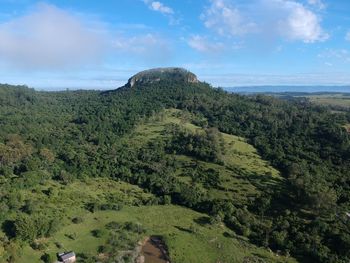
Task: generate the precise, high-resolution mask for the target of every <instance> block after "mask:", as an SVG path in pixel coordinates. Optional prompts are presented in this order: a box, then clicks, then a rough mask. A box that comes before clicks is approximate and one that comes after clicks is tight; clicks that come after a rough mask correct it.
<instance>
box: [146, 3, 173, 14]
mask: <svg viewBox="0 0 350 263" xmlns="http://www.w3.org/2000/svg"><path fill="white" fill-rule="evenodd" d="M149 7H150V9H151V10H153V11H158V12H161V13H162V14H174V10H173V9H171V8H170V7H168V6H165V5H164V4H163V3H161V2H158V1H154V2H151V3H150V6H149Z"/></svg>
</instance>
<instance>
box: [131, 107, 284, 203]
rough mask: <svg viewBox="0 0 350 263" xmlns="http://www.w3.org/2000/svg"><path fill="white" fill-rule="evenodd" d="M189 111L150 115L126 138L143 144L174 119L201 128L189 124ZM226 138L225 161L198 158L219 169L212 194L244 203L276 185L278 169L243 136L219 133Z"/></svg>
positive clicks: (161, 134) (161, 133)
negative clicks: (218, 181) (213, 161)
mask: <svg viewBox="0 0 350 263" xmlns="http://www.w3.org/2000/svg"><path fill="white" fill-rule="evenodd" d="M191 118H193V117H192V116H190V115H189V114H188V113H184V112H182V111H179V110H175V109H169V110H165V111H164V112H163V113H162V114H160V115H157V116H155V117H153V118H152V119H151V120H149V121H148V122H146V123H144V124H142V125H140V126H138V128H137V129H136V131H135V133H134V134H132V135H130V137H131V138H128V140H130V141H132V142H133V143H134V144H135V147H138V146H139V145H143V144H145V143H147V142H148V141H150V140H159V139H160V138H162V137H163V138H164V137H166V136H167V134H164V130H165V128H166V126H167V125H168V124H170V123H176V124H179V125H182V126H184V127H186V128H187V129H190V130H192V131H197V132H201V131H203V129H202V128H200V127H198V126H195V125H193V124H191ZM222 135H223V138H224V141H225V155H224V156H223V159H224V162H225V165H217V164H213V163H206V162H201V161H199V163H200V164H201V165H203V167H205V168H213V169H215V170H217V171H219V172H220V176H221V179H222V184H221V187H220V189H219V190H218V189H211V190H209V195H210V196H212V198H220V199H231V200H232V199H233V200H234V201H236V202H239V203H241V204H246V203H247V202H248V199H249V197H251V196H256V195H257V194H259V192H261V191H263V190H264V189H266V188H270V187H271V186H274V185H277V184H278V182H280V181H281V180H282V178H281V177H280V175H279V172H278V171H277V170H276V169H274V168H273V167H271V166H270V165H269V163H268V162H266V161H264V160H262V159H261V157H260V156H259V155H258V154H257V151H256V149H255V148H254V147H253V146H252V145H250V144H248V143H247V142H246V140H245V139H244V138H241V137H238V136H234V135H229V134H225V133H222ZM176 158H177V159H178V160H179V161H180V162H181V163H182V165H181V166H182V167H188V165H189V164H191V163H193V162H194V161H195V160H194V159H192V158H191V157H188V156H176ZM182 172H183V169H182V168H181V167H180V169H179V171H177V173H178V174H179V176H181V178H182V179H183V180H184V181H188V182H190V178H189V177H187V178H186V176H183V173H182Z"/></svg>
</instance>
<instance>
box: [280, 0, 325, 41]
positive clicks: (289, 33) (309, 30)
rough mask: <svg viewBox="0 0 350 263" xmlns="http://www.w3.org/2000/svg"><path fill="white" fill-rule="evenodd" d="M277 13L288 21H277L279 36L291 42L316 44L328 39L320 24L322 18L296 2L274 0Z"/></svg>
mask: <svg viewBox="0 0 350 263" xmlns="http://www.w3.org/2000/svg"><path fill="white" fill-rule="evenodd" d="M274 2H275V4H276V7H275V8H276V11H277V12H280V14H281V13H282V14H283V13H284V14H285V16H286V19H285V20H284V19H279V20H277V21H276V22H277V25H278V31H279V34H280V35H281V36H283V37H285V38H287V39H289V40H299V41H303V42H305V43H314V42H317V41H324V40H326V39H328V37H329V35H328V34H327V33H325V32H324V30H323V29H322V27H321V24H320V18H319V17H318V16H317V15H316V14H315V13H313V12H312V11H310V10H308V9H307V8H306V7H305V6H304V5H302V4H300V3H297V2H295V1H286V0H274Z"/></svg>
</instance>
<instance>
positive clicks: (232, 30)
mask: <svg viewBox="0 0 350 263" xmlns="http://www.w3.org/2000/svg"><path fill="white" fill-rule="evenodd" d="M201 19H202V20H203V21H204V25H205V26H206V27H207V28H209V29H212V30H214V31H216V32H217V33H218V34H220V35H224V36H238V35H244V34H247V33H251V32H253V31H254V30H255V28H256V24H255V23H253V22H249V21H248V20H247V19H246V18H245V17H244V16H243V15H242V13H241V12H240V10H239V9H238V8H236V7H235V6H234V5H233V4H232V3H231V2H229V1H226V0H211V5H210V7H208V8H206V9H205V11H204V12H203V13H202V14H201Z"/></svg>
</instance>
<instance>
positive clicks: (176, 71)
mask: <svg viewBox="0 0 350 263" xmlns="http://www.w3.org/2000/svg"><path fill="white" fill-rule="evenodd" d="M161 80H170V81H180V82H181V81H182V82H184V83H198V82H199V81H198V79H197V76H196V75H195V74H193V73H192V72H189V71H187V70H185V69H183V68H155V69H149V70H145V71H141V72H139V73H137V74H136V75H134V76H132V77H131V78H130V79H129V80H128V83H127V84H126V86H127V87H130V88H132V87H134V86H135V85H137V84H149V83H155V82H159V81H161Z"/></svg>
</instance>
